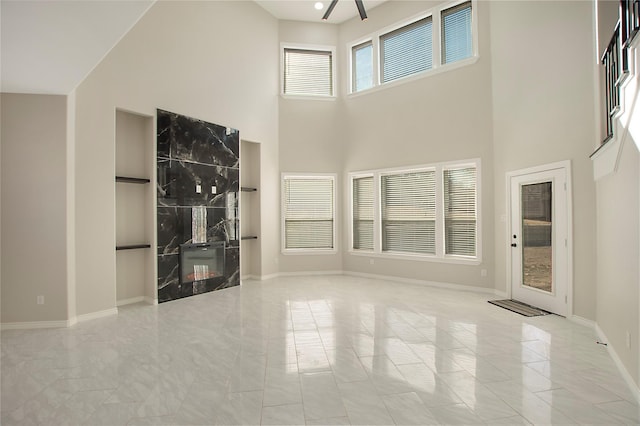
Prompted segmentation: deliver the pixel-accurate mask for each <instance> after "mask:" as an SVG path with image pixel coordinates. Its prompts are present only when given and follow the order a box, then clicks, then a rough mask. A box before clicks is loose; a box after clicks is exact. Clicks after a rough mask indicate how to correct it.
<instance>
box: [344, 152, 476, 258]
mask: <svg viewBox="0 0 640 426" xmlns="http://www.w3.org/2000/svg"><path fill="white" fill-rule="evenodd" d="M479 170H480V160H479V159H476V160H468V161H464V162H458V163H446V164H445V163H441V164H431V165H423V166H417V167H413V168H406V169H403V170H397V169H393V170H372V171H367V172H358V173H352V174H350V182H351V197H352V198H351V203H352V213H351V215H352V217H351V219H352V220H351V226H352V229H351V237H352V241H351V246H350V248H351V253H354V254H357V253H367V254H368V255H378V256H384V257H386V256H390V257H407V256H410V258H412V259H422V260H432V261H441V262H458V263H467V262H473V263H478V262H480V261H481V255H480V254H481V253H480V247H481V246H480V236H479V235H480V232H479V228H478V223H480V221H479V213H478V212H479V205H480V198H479V195H478V187H479V179H480V178H479V177H480V174H479Z"/></svg>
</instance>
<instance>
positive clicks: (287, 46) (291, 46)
mask: <svg viewBox="0 0 640 426" xmlns="http://www.w3.org/2000/svg"><path fill="white" fill-rule="evenodd" d="M285 50H307V51H311V52H330V53H331V87H332V94H331V95H314V94H311V93H310V94H292V93H285V57H286V55H285ZM336 70H337V67H336V47H335V46H328V45H316V44H297V43H280V96H282V97H283V98H288V99H307V100H335V99H336V96H337V95H336V94H337V91H338V86H337V83H338V78H337V71H336Z"/></svg>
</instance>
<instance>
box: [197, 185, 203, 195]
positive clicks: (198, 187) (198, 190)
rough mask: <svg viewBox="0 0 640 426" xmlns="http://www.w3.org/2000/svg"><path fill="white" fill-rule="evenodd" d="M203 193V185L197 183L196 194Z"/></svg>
mask: <svg viewBox="0 0 640 426" xmlns="http://www.w3.org/2000/svg"><path fill="white" fill-rule="evenodd" d="M200 193H202V185H200V184H196V194H200Z"/></svg>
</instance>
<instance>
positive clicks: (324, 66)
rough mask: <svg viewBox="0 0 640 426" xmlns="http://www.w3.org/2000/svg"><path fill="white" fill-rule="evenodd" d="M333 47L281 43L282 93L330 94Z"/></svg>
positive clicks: (316, 95) (329, 95) (300, 94)
mask: <svg viewBox="0 0 640 426" xmlns="http://www.w3.org/2000/svg"><path fill="white" fill-rule="evenodd" d="M334 53H335V48H331V47H327V48H317V49H316V48H311V47H310V48H306V47H302V48H300V47H289V46H283V49H282V93H283V94H284V95H294V96H313V97H333V96H334V87H335V82H334V76H335V64H334V60H333V58H334V56H335V55H334Z"/></svg>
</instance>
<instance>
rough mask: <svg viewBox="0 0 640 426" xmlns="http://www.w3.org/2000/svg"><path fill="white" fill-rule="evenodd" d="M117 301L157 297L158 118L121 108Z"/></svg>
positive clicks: (118, 125) (150, 300)
mask: <svg viewBox="0 0 640 426" xmlns="http://www.w3.org/2000/svg"><path fill="white" fill-rule="evenodd" d="M115 115H116V116H115V124H116V143H115V148H116V165H115V176H116V177H115V182H114V184H115V188H116V191H115V193H116V204H115V206H116V301H117V304H118V305H126V304H129V303H136V302H141V301H147V302H148V303H155V301H156V299H157V296H156V286H155V261H154V260H155V259H154V256H153V250H152V249H151V247H153V245H154V242H153V241H154V240H155V231H154V220H153V212H154V208H153V190H154V185H153V184H151V182H152V179H153V166H154V161H153V159H154V139H155V138H154V126H153V124H154V119H153V117H152V116H146V115H140V114H136V113H131V112H127V111H122V110H116V113H115Z"/></svg>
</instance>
